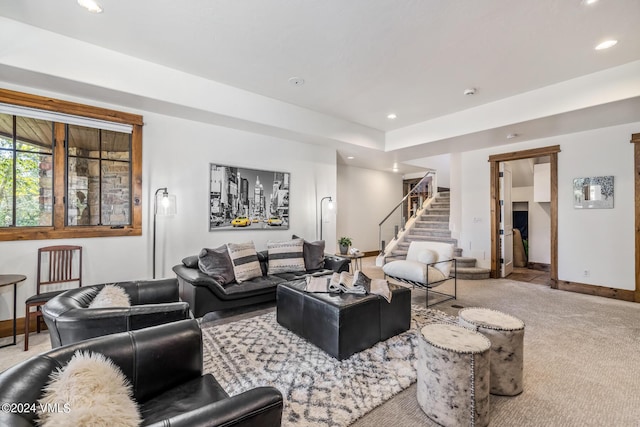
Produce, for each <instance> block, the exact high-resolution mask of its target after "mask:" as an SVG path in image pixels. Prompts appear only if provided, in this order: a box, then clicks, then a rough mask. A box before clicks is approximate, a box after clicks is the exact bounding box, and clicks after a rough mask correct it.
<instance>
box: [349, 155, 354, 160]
mask: <svg viewBox="0 0 640 427" xmlns="http://www.w3.org/2000/svg"><path fill="white" fill-rule="evenodd" d="M347 159H349V160H353V159H355V157H353V156H347Z"/></svg>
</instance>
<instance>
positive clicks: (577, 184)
mask: <svg viewBox="0 0 640 427" xmlns="http://www.w3.org/2000/svg"><path fill="white" fill-rule="evenodd" d="M613 189H614V187H613V177H612V176H592V177H588V178H576V179H574V180H573V207H574V208H576V209H613Z"/></svg>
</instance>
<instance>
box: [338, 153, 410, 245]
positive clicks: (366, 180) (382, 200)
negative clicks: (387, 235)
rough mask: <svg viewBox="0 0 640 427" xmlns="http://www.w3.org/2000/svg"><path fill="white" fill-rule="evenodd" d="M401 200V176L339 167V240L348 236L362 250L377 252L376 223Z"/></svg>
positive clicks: (351, 167)
mask: <svg viewBox="0 0 640 427" xmlns="http://www.w3.org/2000/svg"><path fill="white" fill-rule="evenodd" d="M401 200H402V176H401V175H398V174H394V173H389V172H381V171H376V170H372V169H365V168H358V167H353V166H346V165H338V204H337V218H338V225H337V235H338V237H340V236H348V237H351V239H352V240H353V246H354V247H356V248H358V249H360V250H361V251H377V250H379V249H380V242H379V241H378V224H379V223H380V221H382V220H383V219H384V217H386V216H387V214H388V213H389V212H391V210H392V209H393V208H394V207H395V206H396V205H397V204H398V203H400V201H401ZM335 245H336V249H337V242H336V243H335ZM330 247H331V245H330V244H329V240H328V239H327V248H330Z"/></svg>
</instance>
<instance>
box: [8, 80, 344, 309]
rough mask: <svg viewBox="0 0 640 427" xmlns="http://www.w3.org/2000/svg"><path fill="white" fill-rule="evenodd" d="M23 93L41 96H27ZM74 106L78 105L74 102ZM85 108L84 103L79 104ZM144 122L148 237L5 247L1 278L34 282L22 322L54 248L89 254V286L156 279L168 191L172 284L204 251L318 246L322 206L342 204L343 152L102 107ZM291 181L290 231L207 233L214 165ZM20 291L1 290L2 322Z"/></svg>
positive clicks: (162, 270) (26, 289)
mask: <svg viewBox="0 0 640 427" xmlns="http://www.w3.org/2000/svg"><path fill="white" fill-rule="evenodd" d="M19 90H22V91H23V92H29V93H34V94H43V93H42V92H41V91H38V90H34V89H30V88H20V89H19ZM71 100H73V99H71ZM77 102H85V103H86V101H85V100H77ZM100 106H106V107H110V108H114V109H117V110H121V111H128V112H133V113H138V114H142V115H143V116H144V123H145V126H144V129H143V202H144V203H145V205H144V207H143V235H142V236H140V237H113V238H92V239H70V240H49V241H42V240H39V241H20V242H1V243H0V272H1V273H18V274H24V275H26V276H27V280H26V281H25V282H23V283H22V284H20V285H18V310H17V314H18V317H21V316H24V300H25V299H26V298H27V297H28V296H30V295H32V294H34V293H35V277H36V253H37V248H38V247H41V246H47V245H52V244H78V245H81V246H83V247H84V266H83V268H84V284H85V285H90V284H95V283H103V282H112V281H118V280H133V279H146V278H151V276H152V271H151V264H152V258H151V248H152V221H153V216H152V212H153V209H152V204H151V203H152V194H153V193H154V192H155V190H156V189H157V188H160V187H167V188H168V189H169V192H170V193H172V194H175V195H176V197H177V203H178V214H177V215H176V216H175V217H158V223H157V225H158V237H157V254H158V257H157V267H156V269H157V277H172V276H173V272H172V271H171V267H172V266H173V265H175V264H177V263H179V262H180V260H181V259H182V258H183V257H185V256H187V255H193V254H196V253H197V252H198V251H199V250H200V249H201V248H203V247H214V246H217V245H221V244H223V243H227V242H231V241H234V242H240V241H247V240H253V241H254V242H255V244H256V247H257V249H258V250H260V249H265V248H266V243H267V241H268V240H281V239H288V238H290V237H291V234H293V233H295V234H298V235H299V236H302V237H305V238H308V239H315V237H316V224H317V222H316V206H317V201H318V200H319V197H320V195H330V196H334V197H335V196H336V173H337V172H336V151H335V149H332V148H327V147H323V146H319V145H311V144H303V143H298V142H292V141H287V140H283V139H278V138H274V137H268V136H262V135H258V134H253V133H248V132H242V131H238V130H233V129H228V128H222V127H219V126H214V125H209V124H203V123H199V122H194V121H189V120H184V119H178V118H175V117H169V116H163V115H159V114H154V113H149V112H145V111H135V110H132V109H129V108H126V107H121V106H117V105H111V106H109V105H103V104H101V105H100ZM211 162H215V163H220V164H228V165H233V166H240V167H247V168H254V169H267V170H276V171H284V172H290V173H291V189H290V221H291V224H290V229H289V230H261V231H250V230H235V231H216V232H209V231H208V211H207V209H208V194H209V164H210V163H211ZM335 229H336V225H335V218H333V219H331V218H330V221H329V222H328V223H326V224H325V225H324V236H325V238H326V240H327V241H328V242H333V241H335V240H336V237H335V236H336V231H335ZM12 292H13V288H8V287H3V288H0V320H5V319H10V318H11V317H12V314H11V313H12V304H13V297H12Z"/></svg>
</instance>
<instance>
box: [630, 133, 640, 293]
mask: <svg viewBox="0 0 640 427" xmlns="http://www.w3.org/2000/svg"><path fill="white" fill-rule="evenodd" d="M630 142H631V143H632V144H633V164H634V174H635V206H636V208H635V218H636V224H635V228H636V233H635V235H636V271H635V273H636V274H635V276H636V291H635V292H634V300H635V302H640V133H634V134H633V135H631V141H630Z"/></svg>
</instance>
